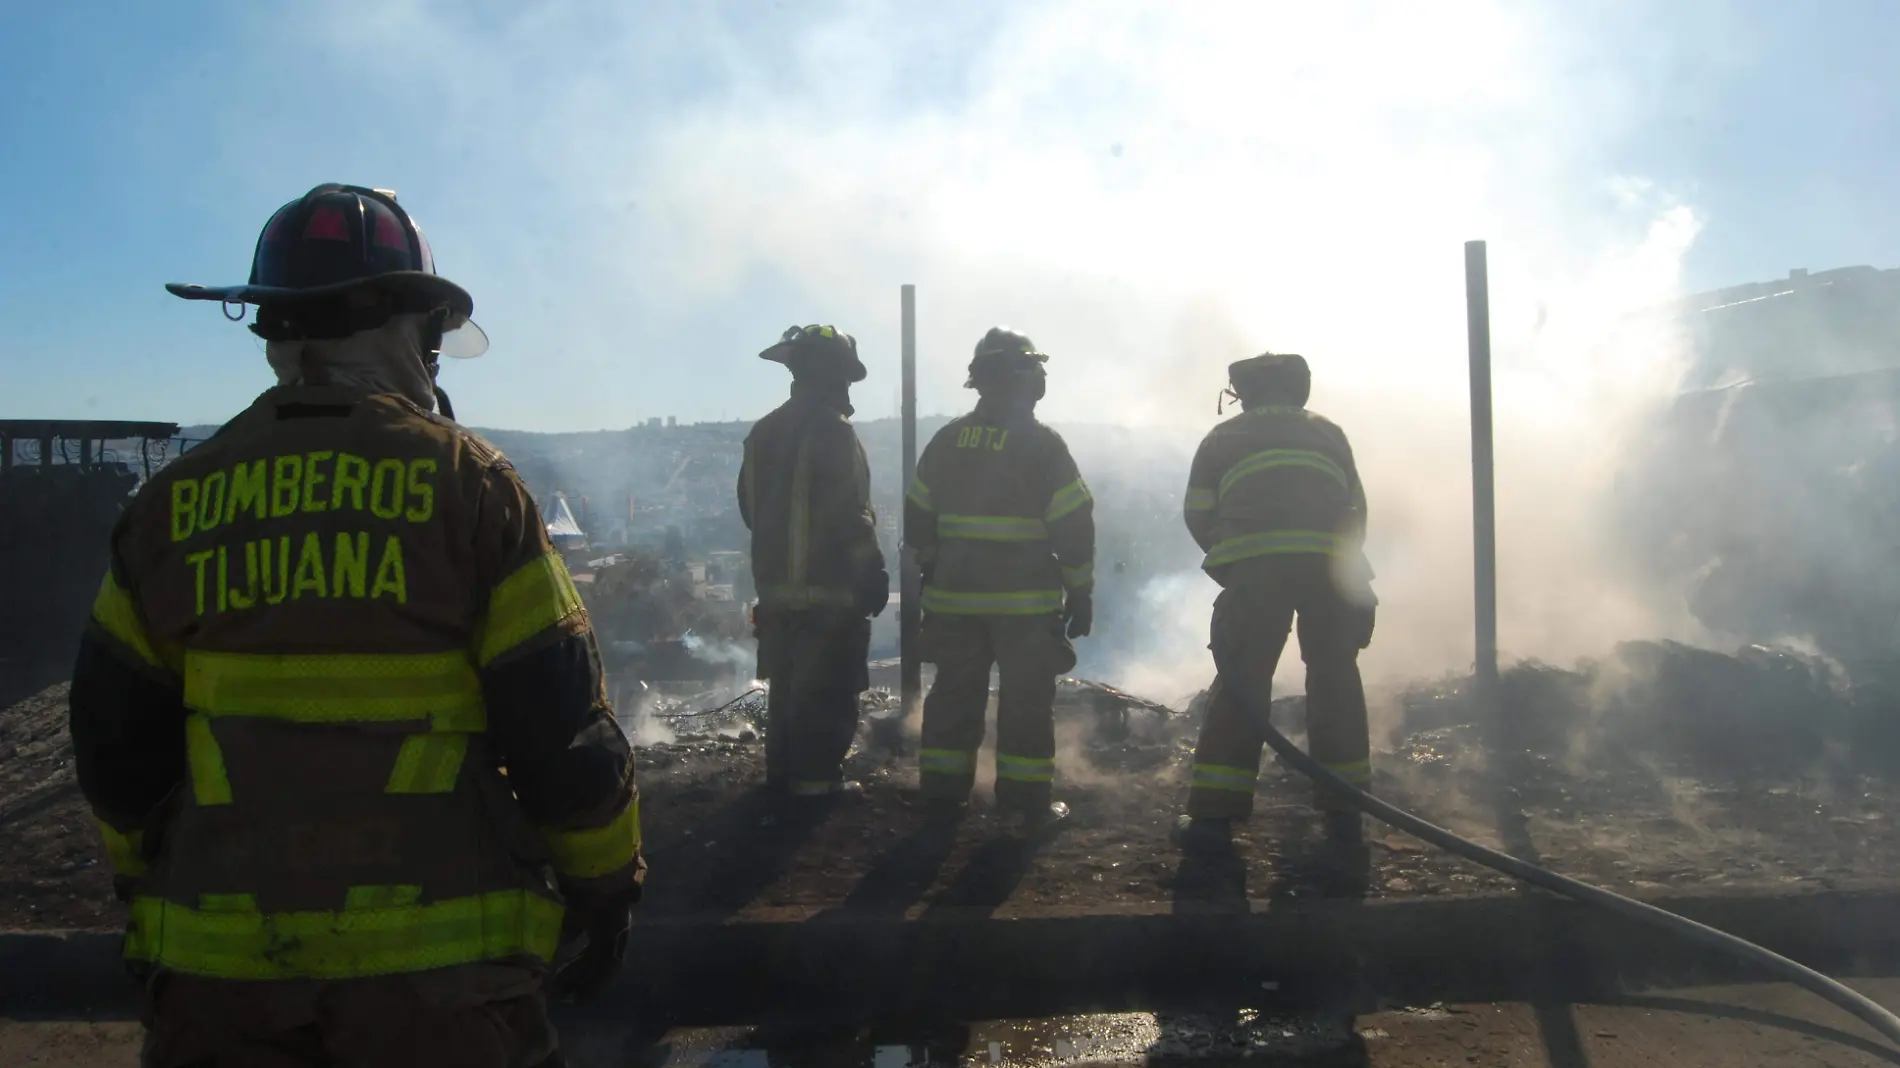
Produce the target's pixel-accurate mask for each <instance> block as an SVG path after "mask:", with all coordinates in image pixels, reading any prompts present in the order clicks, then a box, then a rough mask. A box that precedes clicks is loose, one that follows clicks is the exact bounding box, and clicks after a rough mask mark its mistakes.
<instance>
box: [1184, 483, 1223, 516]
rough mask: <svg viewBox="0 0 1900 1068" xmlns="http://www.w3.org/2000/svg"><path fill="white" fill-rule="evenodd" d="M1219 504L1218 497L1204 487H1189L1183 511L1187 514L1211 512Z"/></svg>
mask: <svg viewBox="0 0 1900 1068" xmlns="http://www.w3.org/2000/svg"><path fill="white" fill-rule="evenodd" d="M1219 503H1220V497H1219V496H1218V495H1217V494H1215V492H1214V491H1213V490H1211V489H1208V488H1206V487H1204V486H1190V487H1188V491H1187V504H1186V505H1185V510H1186V511H1189V512H1211V511H1213V510H1214V506H1215V505H1217V504H1219Z"/></svg>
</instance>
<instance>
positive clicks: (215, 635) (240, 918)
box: [71, 185, 644, 1066]
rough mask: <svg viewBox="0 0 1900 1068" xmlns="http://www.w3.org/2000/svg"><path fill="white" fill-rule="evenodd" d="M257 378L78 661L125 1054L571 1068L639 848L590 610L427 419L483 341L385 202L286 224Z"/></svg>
mask: <svg viewBox="0 0 1900 1068" xmlns="http://www.w3.org/2000/svg"><path fill="white" fill-rule="evenodd" d="M169 288H170V289H171V290H172V291H173V292H174V293H176V294H178V295H179V296H183V297H186V298H189V299H199V300H219V301H223V302H224V303H225V305H226V307H227V309H228V308H229V307H230V306H232V305H236V306H237V307H238V308H239V309H240V310H241V309H242V308H243V306H244V305H245V304H253V305H256V306H257V319H256V322H255V323H254V324H253V325H252V327H251V329H252V330H253V331H254V332H256V333H257V334H258V335H260V336H262V337H263V338H264V339H265V341H266V351H267V355H268V358H269V362H270V365H271V367H272V369H273V370H274V371H275V373H276V377H277V382H278V384H277V385H276V386H275V387H273V388H271V389H268V390H266V391H265V392H264V393H263V394H262V395H261V396H259V397H258V398H257V400H256V401H255V402H254V403H253V404H252V405H251V406H250V407H249V408H247V409H246V410H244V411H243V412H241V413H239V414H238V415H237V417H236V418H234V419H232V420H231V421H230V422H229V423H227V424H225V425H224V427H223V428H222V429H220V430H219V431H218V432H217V433H216V434H215V435H214V436H213V437H212V438H211V439H210V440H208V441H206V442H204V443H203V444H201V445H199V446H198V447H197V448H194V449H192V450H191V451H190V452H189V453H186V454H185V455H183V456H181V457H179V458H178V459H177V460H176V461H175V462H173V463H172V464H170V465H168V466H167V467H166V468H165V469H164V470H162V471H160V472H159V473H158V474H156V475H154V476H153V477H152V478H151V480H149V481H148V482H147V483H146V484H145V485H144V487H142V489H141V490H140V492H139V494H138V495H137V497H136V498H135V499H134V500H133V501H132V502H131V504H130V505H129V506H128V507H127V509H126V511H125V513H124V515H123V516H122V518H121V520H120V522H119V525H118V527H117V529H116V530H115V531H114V533H113V538H112V546H111V566H110V570H109V572H108V574H107V575H106V577H105V580H104V582H103V583H102V584H101V588H100V591H99V596H98V600H97V602H96V604H95V606H94V609H93V616H92V620H91V623H90V625H89V627H88V630H87V633H86V635H85V636H84V639H83V642H82V645H81V649H80V653H79V658H78V663H77V665H76V667H75V669H74V676H73V685H72V700H71V707H72V713H71V716H72V718H71V731H72V737H73V746H74V759H75V764H76V767H77V772H78V778H79V783H80V786H81V788H82V789H83V790H84V792H85V796H86V799H87V800H88V802H89V803H90V804H91V806H92V808H93V810H94V812H95V813H96V814H97V816H98V819H99V823H100V829H101V832H102V834H103V837H104V839H105V844H106V849H107V852H108V854H109V855H110V857H111V860H112V862H113V864H114V867H115V868H116V870H117V873H118V877H117V879H116V885H117V887H118V888H119V890H120V894H121V896H122V898H123V899H124V900H125V901H126V902H127V904H128V907H129V911H130V921H129V924H128V928H127V931H126V936H125V956H126V958H127V960H128V962H130V963H131V964H132V965H133V967H134V970H135V971H136V972H138V973H140V974H143V975H145V976H146V977H147V980H148V981H147V986H146V989H147V996H148V999H149V1000H148V1006H147V1011H146V1014H145V1019H146V1021H147V1024H148V1028H149V1032H148V1036H147V1045H146V1050H145V1063H146V1064H148V1065H155V1066H171V1065H196V1064H209V1063H217V1064H253V1063H264V1062H266V1061H268V1062H269V1063H272V1064H277V1063H285V1064H289V1063H309V1064H340V1063H347V1064H362V1065H385V1064H388V1065H394V1064H417V1063H431V1064H470V1065H473V1064H492V1065H502V1064H523V1065H532V1064H558V1063H561V1059H560V1053H559V1051H558V1050H557V1048H556V1041H555V1037H554V1034H553V1031H552V1030H551V1029H550V1027H549V1025H548V1021H547V1012H546V1004H545V995H544V992H543V988H544V986H545V984H546V981H547V978H548V969H549V965H550V962H552V961H553V960H554V959H555V958H556V955H557V949H558V948H559V946H560V943H561V940H562V934H563V928H564V926H565V927H566V928H567V929H568V931H569V932H570V933H571V934H573V935H575V936H576V937H574V938H573V939H572V940H571V941H570V943H569V944H570V946H578V945H580V944H581V940H580V939H579V937H578V935H579V934H580V932H581V931H583V930H584V931H585V933H586V940H585V948H584V949H581V950H580V951H579V953H578V954H577V955H576V956H574V957H573V958H572V960H573V963H572V965H571V967H569V968H568V969H567V970H565V971H564V972H562V973H561V974H560V975H559V976H557V977H556V992H557V993H562V994H565V995H569V996H573V997H577V998H585V997H588V996H591V995H592V994H594V993H596V992H598V991H599V989H600V988H601V987H602V986H603V985H604V984H605V982H606V981H607V980H608V979H609V978H610V977H611V976H612V975H613V974H614V972H615V970H616V969H617V967H618V965H619V963H620V958H621V956H622V955H623V954H624V951H625V945H626V937H627V932H628V929H629V925H630V922H631V915H630V909H631V906H632V902H633V901H634V899H635V898H636V897H637V896H638V894H639V889H640V883H641V879H642V873H643V871H644V862H643V860H642V857H641V848H640V821H639V805H638V796H637V793H636V791H635V789H634V784H633V776H632V760H631V755H630V752H629V749H628V745H627V741H626V739H625V738H624V737H623V736H622V735H621V732H620V729H619V728H618V727H617V726H616V724H615V721H614V716H613V711H612V709H611V708H610V707H609V705H608V703H607V699H606V693H605V688H604V686H603V684H602V680H601V672H600V662H599V656H598V653H597V651H596V648H595V642H594V636H593V631H592V628H591V627H590V625H589V622H588V617H587V612H586V610H585V609H584V608H583V607H582V605H581V601H580V597H579V596H578V594H577V593H576V591H575V587H574V584H573V582H572V581H571V580H570V578H569V576H568V573H567V569H566V567H565V566H563V564H562V561H561V558H560V557H559V556H558V555H556V554H555V552H554V550H553V548H552V547H551V546H550V545H549V542H548V537H547V531H546V528H545V527H544V526H543V523H542V520H541V517H540V514H539V512H538V510H537V509H536V507H535V504H534V500H533V499H532V498H531V497H530V496H529V494H528V492H527V490H526V488H525V487H524V486H523V485H522V483H521V480H520V479H519V478H518V477H516V475H515V473H514V471H513V469H512V468H511V467H510V466H509V464H508V462H507V460H505V459H504V458H503V457H502V456H501V454H500V453H499V452H497V451H496V450H495V449H494V448H493V447H492V446H490V445H489V444H488V443H486V442H484V441H483V440H482V439H481V438H479V437H477V436H476V435H475V434H473V433H471V432H469V431H468V430H466V429H465V428H463V427H462V426H460V425H458V424H457V423H455V422H453V421H452V420H450V419H448V418H445V417H444V416H443V415H439V414H437V413H436V412H435V411H433V410H432V409H434V408H435V407H436V406H437V403H438V393H437V389H436V387H435V376H436V372H437V357H438V356H439V355H440V354H441V353H442V352H457V351H459V352H461V353H463V354H473V353H476V352H479V351H480V350H481V348H483V347H484V346H485V339H483V338H482V337H481V335H480V332H479V331H478V330H476V329H475V327H474V325H473V324H472V323H471V322H470V321H469V316H470V315H471V314H472V312H473V310H474V302H473V300H472V299H471V298H470V297H469V295H468V293H467V292H466V291H465V290H463V289H462V288H461V287H460V286H458V285H456V284H454V283H453V282H450V281H449V280H447V279H445V278H443V277H441V276H440V275H437V274H436V273H435V268H434V263H433V259H432V256H431V254H430V251H429V247H428V244H427V243H426V242H425V241H424V239H423V237H422V232H421V230H420V229H419V228H417V226H416V225H415V223H414V221H413V220H411V219H410V218H409V216H408V213H407V212H406V211H405V210H404V209H403V208H402V207H401V206H400V205H398V204H397V202H396V198H395V196H394V195H393V194H391V193H388V192H385V191H380V190H373V189H367V188H361V187H356V186H344V185H322V186H318V187H317V188H315V189H312V190H311V191H310V192H309V193H308V194H306V195H305V196H303V197H301V198H299V199H298V200H295V201H292V202H291V203H289V204H286V205H285V206H284V207H283V208H281V209H280V210H279V211H278V212H277V213H276V214H275V215H273V216H272V217H271V219H270V221H269V222H268V223H267V224H266V226H265V228H264V231H263V235H262V237H261V239H260V240H259V242H258V246H257V249H256V254H255V260H254V264H253V267H252V271H251V279H250V283H249V284H247V285H242V286H233V287H229V288H223V289H206V288H204V287H200V286H180V285H174V286H171V287H169Z"/></svg>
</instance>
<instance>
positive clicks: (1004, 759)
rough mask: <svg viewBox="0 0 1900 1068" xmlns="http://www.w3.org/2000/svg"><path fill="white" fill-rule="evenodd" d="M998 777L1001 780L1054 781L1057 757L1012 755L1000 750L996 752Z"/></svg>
mask: <svg viewBox="0 0 1900 1068" xmlns="http://www.w3.org/2000/svg"><path fill="white" fill-rule="evenodd" d="M996 778H997V780H998V781H1001V782H1054V781H1056V762H1055V758H1053V757H1021V756H1011V755H1009V754H1008V753H1002V752H999V753H997V754H996Z"/></svg>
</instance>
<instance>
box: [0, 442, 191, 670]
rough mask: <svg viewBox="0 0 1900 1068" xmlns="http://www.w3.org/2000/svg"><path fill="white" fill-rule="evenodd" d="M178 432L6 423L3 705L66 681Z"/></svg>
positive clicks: (1, 483)
mask: <svg viewBox="0 0 1900 1068" xmlns="http://www.w3.org/2000/svg"><path fill="white" fill-rule="evenodd" d="M177 432H178V427H177V426H176V425H174V424H170V423H107V422H73V421H56V420H30V421H29V420H12V421H0V698H11V697H15V696H19V695H20V694H21V692H22V691H30V690H32V689H35V688H37V687H39V686H43V685H46V684H48V683H50V682H53V681H56V680H58V679H59V678H62V677H64V675H65V674H66V672H67V671H68V670H69V669H70V668H71V666H72V657H73V655H74V653H75V652H76V651H77V649H78V641H79V633H80V631H81V629H82V628H83V627H84V626H85V622H86V617H87V615H88V613H89V612H90V610H91V607H92V601H93V597H94V595H95V594H96V593H97V592H98V589H99V580H100V577H101V576H102V575H103V574H104V573H105V568H106V559H107V545H108V539H109V537H110V536H111V533H112V526H113V524H114V523H115V522H117V521H118V518H119V513H120V512H121V511H122V510H123V509H124V507H125V504H126V501H127V500H128V499H129V498H130V496H131V494H132V491H133V490H134V489H135V488H137V486H138V484H139V482H140V480H141V478H142V477H144V476H145V475H146V474H148V473H149V472H150V471H151V470H153V469H154V468H155V467H156V466H157V465H159V464H162V463H163V462H164V460H165V458H166V451H167V448H168V443H169V441H170V439H171V438H172V437H174V436H175V435H176V434H177Z"/></svg>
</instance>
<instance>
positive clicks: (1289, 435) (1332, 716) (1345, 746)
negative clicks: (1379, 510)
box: [1181, 353, 1376, 848]
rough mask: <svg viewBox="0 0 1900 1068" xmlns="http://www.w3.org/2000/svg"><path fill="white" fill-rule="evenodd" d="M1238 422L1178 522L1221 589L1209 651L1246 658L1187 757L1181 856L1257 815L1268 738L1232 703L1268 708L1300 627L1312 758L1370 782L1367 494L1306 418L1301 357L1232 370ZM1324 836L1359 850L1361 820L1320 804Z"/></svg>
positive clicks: (1336, 442) (1321, 799)
mask: <svg viewBox="0 0 1900 1068" xmlns="http://www.w3.org/2000/svg"><path fill="white" fill-rule="evenodd" d="M1228 377H1229V383H1230V393H1231V395H1233V396H1236V397H1238V398H1239V400H1240V404H1241V409H1242V411H1241V413H1240V414H1239V415H1236V416H1234V417H1233V418H1231V419H1228V420H1227V421H1226V422H1223V423H1221V424H1220V425H1218V426H1216V427H1215V428H1214V429H1213V430H1212V431H1211V432H1210V433H1209V434H1208V435H1207V437H1206V438H1205V439H1204V440H1203V441H1202V442H1201V446H1200V449H1199V450H1198V451H1197V452H1196V453H1195V454H1194V464H1193V468H1192V471H1191V473H1190V475H1189V478H1188V488H1187V499H1186V503H1185V509H1184V515H1185V518H1186V520H1187V527H1188V531H1189V533H1191V534H1193V536H1194V540H1195V541H1196V542H1197V543H1199V544H1200V546H1201V549H1202V550H1203V551H1204V552H1205V553H1206V554H1207V556H1206V558H1205V560H1204V561H1203V564H1202V566H1203V568H1204V569H1205V570H1206V571H1207V573H1208V574H1209V575H1210V576H1212V577H1213V578H1214V579H1215V581H1217V582H1219V583H1220V585H1221V593H1220V596H1219V598H1217V599H1216V600H1215V602H1214V618H1213V625H1212V628H1211V629H1212V640H1213V642H1214V645H1215V646H1216V647H1219V648H1230V649H1240V650H1244V652H1243V653H1241V654H1240V655H1238V656H1236V657H1234V659H1235V660H1236V661H1237V662H1238V663H1240V664H1242V665H1244V666H1245V668H1246V672H1245V674H1244V676H1243V677H1241V678H1231V677H1228V676H1226V675H1221V676H1220V677H1218V678H1216V679H1215V681H1214V688H1213V690H1212V692H1211V693H1210V702H1209V706H1208V712H1207V719H1206V722H1205V723H1204V724H1203V725H1202V728H1201V737H1200V743H1199V745H1197V746H1196V748H1195V751H1194V771H1193V779H1192V786H1191V788H1190V790H1189V793H1188V814H1187V816H1185V817H1183V818H1182V826H1181V829H1182V830H1183V832H1185V835H1186V844H1188V845H1192V846H1199V847H1215V848H1220V847H1223V846H1225V845H1226V844H1227V842H1228V841H1229V835H1230V833H1231V821H1233V820H1235V819H1244V818H1246V817H1247V816H1249V815H1251V814H1252V812H1253V799H1254V785H1255V781H1256V778H1257V776H1258V774H1259V769H1260V749H1261V745H1262V738H1261V734H1260V731H1259V729H1258V727H1256V726H1255V724H1254V722H1253V721H1252V720H1251V719H1250V718H1249V717H1248V715H1247V713H1246V711H1245V710H1244V709H1243V707H1242V705H1241V703H1240V702H1239V701H1238V700H1236V698H1235V696H1234V691H1235V690H1237V689H1238V690H1244V692H1247V693H1249V694H1250V695H1251V696H1252V697H1253V701H1252V702H1251V704H1252V705H1253V707H1256V708H1265V707H1267V704H1268V701H1269V698H1270V696H1271V692H1270V691H1271V687H1272V684H1273V672H1274V668H1275V666H1276V665H1277V664H1278V663H1279V660H1280V653H1281V652H1282V651H1283V650H1284V649H1285V648H1286V640H1287V636H1288V634H1289V633H1290V632H1291V630H1292V629H1293V626H1294V620H1295V618H1297V619H1298V621H1299V636H1300V657H1301V659H1303V660H1304V661H1305V662H1306V725H1307V737H1308V739H1309V741H1310V744H1311V746H1312V754H1313V757H1314V759H1316V760H1318V761H1319V762H1320V763H1321V764H1323V765H1325V766H1326V767H1327V768H1328V769H1329V770H1331V771H1333V772H1334V773H1335V774H1337V775H1339V776H1340V777H1342V778H1344V779H1345V780H1346V781H1348V782H1350V783H1352V784H1354V785H1357V786H1361V787H1363V786H1366V785H1367V784H1369V783H1370V782H1371V780H1372V766H1371V764H1370V763H1369V755H1370V748H1369V745H1368V737H1367V731H1366V697H1365V691H1364V689H1363V688H1362V686H1361V684H1360V679H1359V665H1358V654H1359V650H1361V649H1363V648H1365V647H1366V646H1367V645H1368V644H1370V642H1371V641H1372V626H1373V606H1374V604H1375V603H1376V599H1375V598H1374V597H1373V594H1372V585H1371V579H1372V572H1371V568H1370V567H1368V566H1367V565H1366V563H1365V556H1364V554H1363V553H1362V552H1361V549H1360V546H1361V544H1362V542H1363V540H1364V536H1365V522H1366V495H1365V489H1364V487H1363V486H1362V485H1361V484H1360V481H1359V471H1358V468H1357V467H1356V466H1354V463H1353V455H1352V447H1351V445H1349V444H1348V443H1347V441H1346V435H1345V432H1344V431H1342V430H1340V429H1339V427H1338V426H1336V425H1334V424H1333V423H1332V422H1331V421H1329V420H1327V419H1326V418H1325V417H1323V416H1320V415H1318V414H1315V413H1313V412H1310V411H1307V410H1306V401H1307V396H1308V394H1309V393H1310V392H1311V387H1312V374H1311V372H1310V370H1309V369H1308V367H1307V364H1306V361H1305V360H1304V359H1302V358H1301V357H1299V356H1296V355H1291V354H1287V355H1275V354H1273V353H1268V354H1265V355H1262V356H1256V357H1253V358H1252V359H1247V360H1241V361H1239V362H1237V363H1235V364H1233V365H1232V366H1231V367H1230V368H1229V369H1228ZM1315 800H1316V803H1317V805H1318V807H1319V808H1320V809H1321V810H1322V811H1323V812H1324V813H1325V817H1326V822H1327V827H1328V831H1329V835H1330V838H1331V840H1332V841H1333V842H1335V843H1336V844H1339V845H1341V846H1345V847H1349V848H1356V847H1357V846H1358V845H1359V844H1360V835H1361V827H1360V823H1361V821H1360V818H1359V815H1358V810H1356V809H1355V808H1353V807H1352V805H1351V804H1350V803H1349V802H1347V801H1346V800H1345V799H1344V798H1340V797H1338V796H1336V795H1334V794H1332V793H1330V792H1328V791H1325V790H1320V791H1318V792H1317V794H1316V798H1315Z"/></svg>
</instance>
